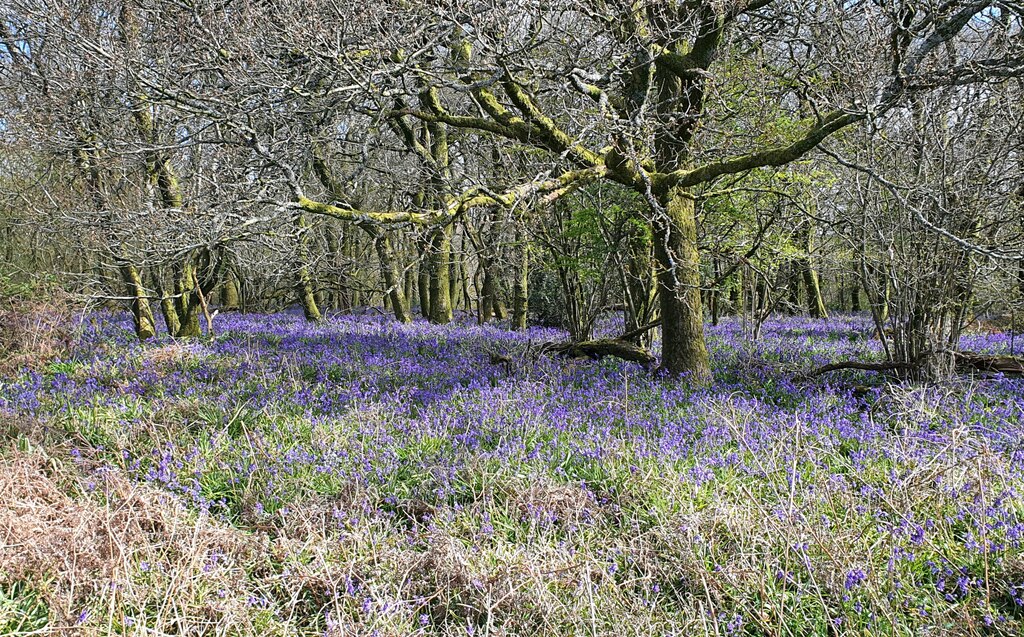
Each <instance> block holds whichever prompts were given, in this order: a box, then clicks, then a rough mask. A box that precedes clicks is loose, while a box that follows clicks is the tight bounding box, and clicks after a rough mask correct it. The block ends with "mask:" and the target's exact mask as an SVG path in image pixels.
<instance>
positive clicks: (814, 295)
mask: <svg viewBox="0 0 1024 637" xmlns="http://www.w3.org/2000/svg"><path fill="white" fill-rule="evenodd" d="M811 234H812V233H811V222H810V221H805V222H804V223H803V224H801V228H800V239H801V242H800V243H801V245H800V248H801V250H803V256H801V257H800V260H799V263H800V270H801V272H802V274H803V279H804V287H805V288H806V289H807V311H808V312H809V313H810V315H811V318H818V319H825V318H828V311H827V310H826V309H825V300H824V299H823V298H822V297H821V285H820V283H819V281H818V273H817V272H815V270H814V265H813V264H812V263H811Z"/></svg>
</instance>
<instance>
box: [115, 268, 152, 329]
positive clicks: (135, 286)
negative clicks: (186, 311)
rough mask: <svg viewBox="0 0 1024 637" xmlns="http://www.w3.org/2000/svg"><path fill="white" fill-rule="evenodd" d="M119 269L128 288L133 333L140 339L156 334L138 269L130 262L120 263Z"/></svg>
mask: <svg viewBox="0 0 1024 637" xmlns="http://www.w3.org/2000/svg"><path fill="white" fill-rule="evenodd" d="M119 269H120V271H121V278H122V279H123V280H124V283H125V287H126V288H127V290H128V297H129V298H130V299H131V302H130V303H131V311H132V323H133V325H134V327H135V335H136V336H137V337H139V340H140V341H144V340H146V339H147V338H152V337H153V336H155V335H156V324H155V323H154V321H153V310H152V309H150V306H149V298H148V296H147V294H146V288H145V286H143V284H142V277H141V276H139V269H138V268H136V267H135V266H134V265H132V264H130V263H122V264H121V266H120V267H119Z"/></svg>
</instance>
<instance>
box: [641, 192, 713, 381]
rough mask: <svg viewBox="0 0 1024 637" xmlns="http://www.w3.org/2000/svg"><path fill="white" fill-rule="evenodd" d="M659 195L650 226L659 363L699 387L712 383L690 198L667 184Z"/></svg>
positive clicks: (691, 199) (692, 207)
mask: <svg viewBox="0 0 1024 637" xmlns="http://www.w3.org/2000/svg"><path fill="white" fill-rule="evenodd" d="M658 199H659V202H658V203H659V204H660V205H661V207H662V208H663V209H664V214H663V215H662V214H658V215H656V217H655V222H654V224H653V229H654V255H655V259H656V260H657V262H658V265H659V272H658V283H659V290H658V291H659V293H660V297H661V299H660V300H661V320H662V324H661V330H662V346H661V366H662V367H663V368H664V369H665V371H667V372H669V373H671V374H684V373H685V374H687V375H688V378H689V380H690V382H691V383H694V384H697V385H704V384H707V383H709V382H710V381H711V363H710V360H709V357H708V350H707V345H706V344H705V342H704V320H703V319H704V313H703V308H702V307H701V300H700V255H699V254H698V252H697V220H696V216H695V210H694V202H693V197H692V196H691V195H690V194H689V193H688V192H686V191H685V190H682V189H679V188H672V189H671V190H669V191H668V192H666V193H663V194H661V195H660V196H659V198H658Z"/></svg>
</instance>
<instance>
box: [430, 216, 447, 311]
mask: <svg viewBox="0 0 1024 637" xmlns="http://www.w3.org/2000/svg"><path fill="white" fill-rule="evenodd" d="M451 250H452V226H451V225H445V226H442V227H440V228H436V229H434V230H432V231H431V233H430V247H429V251H430V252H429V255H430V256H429V258H430V312H429V313H428V317H429V319H430V322H431V323H438V324H444V323H450V322H451V320H452V298H451V287H450V286H451Z"/></svg>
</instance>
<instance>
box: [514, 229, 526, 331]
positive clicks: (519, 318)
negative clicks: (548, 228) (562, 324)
mask: <svg viewBox="0 0 1024 637" xmlns="http://www.w3.org/2000/svg"><path fill="white" fill-rule="evenodd" d="M516 244H517V246H518V250H519V263H518V267H517V268H516V278H515V282H514V283H513V285H512V329H514V330H525V329H526V323H527V314H528V312H529V304H530V246H529V244H528V242H527V241H526V236H525V233H524V231H523V228H522V225H521V224H520V225H518V226H517V227H516Z"/></svg>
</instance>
